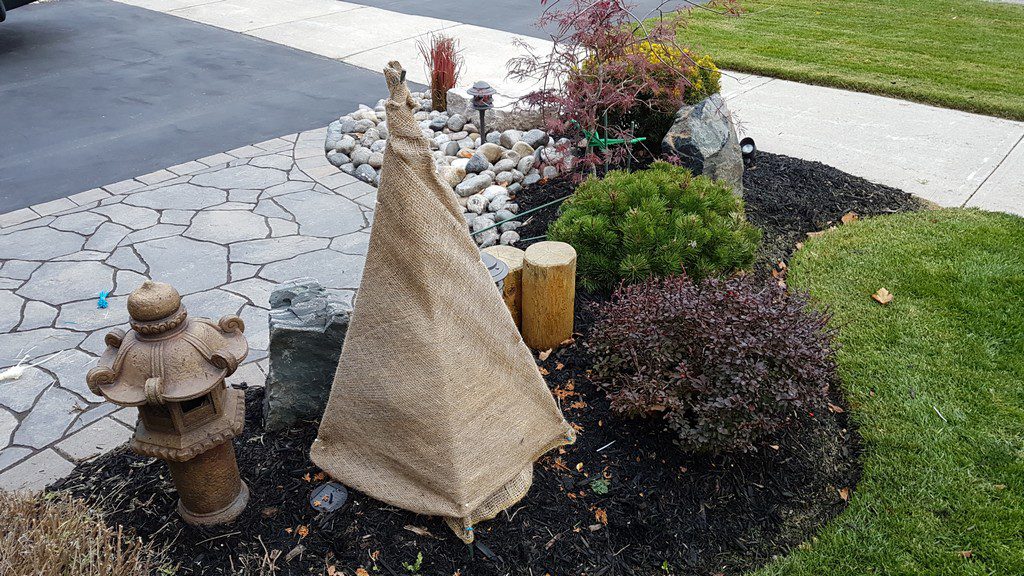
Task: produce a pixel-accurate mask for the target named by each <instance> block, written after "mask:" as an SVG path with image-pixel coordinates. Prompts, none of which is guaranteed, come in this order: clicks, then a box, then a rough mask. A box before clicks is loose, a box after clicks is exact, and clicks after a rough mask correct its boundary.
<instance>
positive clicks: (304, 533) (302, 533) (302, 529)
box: [295, 524, 309, 538]
mask: <svg viewBox="0 0 1024 576" xmlns="http://www.w3.org/2000/svg"><path fill="white" fill-rule="evenodd" d="M295 533H296V534H298V535H299V538H305V537H306V536H309V528H307V527H306V525H305V524H299V527H298V528H296V529H295Z"/></svg>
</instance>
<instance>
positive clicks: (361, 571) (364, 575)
mask: <svg viewBox="0 0 1024 576" xmlns="http://www.w3.org/2000/svg"><path fill="white" fill-rule="evenodd" d="M356 576H370V573H369V572H367V571H366V568H363V567H362V566H360V567H359V568H356Z"/></svg>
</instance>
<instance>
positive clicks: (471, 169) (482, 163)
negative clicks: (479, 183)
mask: <svg viewBox="0 0 1024 576" xmlns="http://www.w3.org/2000/svg"><path fill="white" fill-rule="evenodd" d="M490 168H491V163H490V162H488V161H487V158H484V156H483V154H480V153H479V152H477V153H476V154H473V155H472V156H471V157H470V158H469V162H468V163H466V172H468V173H470V174H479V173H480V172H483V171H484V170H489V169H490Z"/></svg>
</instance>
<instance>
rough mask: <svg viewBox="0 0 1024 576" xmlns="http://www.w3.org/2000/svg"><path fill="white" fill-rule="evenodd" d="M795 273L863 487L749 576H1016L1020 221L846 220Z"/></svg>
mask: <svg viewBox="0 0 1024 576" xmlns="http://www.w3.org/2000/svg"><path fill="white" fill-rule="evenodd" d="M790 268H791V275H790V285H791V286H794V287H798V288H803V289H807V290H809V291H810V293H811V294H812V296H813V297H814V298H815V300H816V301H818V302H821V303H824V304H827V305H829V306H831V308H832V309H833V311H834V313H835V318H834V325H835V326H836V327H838V329H839V340H840V344H841V346H842V348H841V351H840V354H839V364H840V375H841V377H842V380H843V387H844V390H845V391H846V394H847V398H848V399H849V401H850V405H851V414H852V417H853V418H854V420H855V421H856V422H857V424H858V425H859V429H860V433H861V435H862V436H863V439H864V447H865V451H864V454H863V463H864V475H863V478H862V480H861V482H860V483H859V484H858V485H857V487H856V489H855V491H854V493H853V496H852V498H851V503H850V507H849V508H848V509H847V510H846V511H845V512H844V513H843V514H841V515H840V516H839V517H838V518H836V519H835V520H834V521H832V522H831V523H830V524H829V525H827V526H826V527H825V528H824V529H823V530H822V531H821V533H820V534H819V536H818V538H817V539H816V540H814V541H813V542H810V543H808V544H807V545H805V546H803V547H801V549H800V550H797V551H795V552H794V553H792V554H791V555H789V556H788V557H786V558H783V559H780V560H777V561H776V562H774V563H772V564H771V565H769V566H768V567H767V568H764V569H762V570H761V571H759V572H758V573H757V574H759V575H761V576H764V575H769V574H771V575H780V576H781V575H786V576H792V575H807V576H820V575H822V574H828V575H830V576H837V575H849V576H862V575H865V574H893V575H895V574H900V575H902V574H907V575H912V574H914V575H916V574H927V575H929V576H936V575H947V574H948V575H954V574H955V575H974V574H977V575H982V574H986V575H987V574H997V575H1007V576H1009V575H1017V574H1024V219H1021V218H1017V217H1014V216H1009V215H1006V214H994V213H987V212H979V211H972V210H943V211H935V212H918V213H910V214H902V215H896V216H888V217H883V218H875V219H870V220H865V221H860V222H854V223H852V224H849V225H846V226H842V227H840V228H839V229H837V230H834V231H831V232H828V233H827V234H825V235H824V236H822V237H820V238H816V239H811V240H809V241H808V242H807V243H806V246H805V247H804V248H803V249H802V250H800V251H799V252H798V253H797V254H796V256H795V257H794V258H793V261H792V262H791V267H790ZM881 287H885V288H887V289H888V290H890V291H891V292H892V293H893V294H894V295H895V300H894V301H893V302H892V303H891V304H889V305H888V306H884V307H883V306H880V305H879V304H876V303H875V302H874V301H873V300H871V298H870V297H869V295H870V294H871V293H873V292H874V291H875V290H877V289H878V288H881Z"/></svg>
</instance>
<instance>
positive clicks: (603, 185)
mask: <svg viewBox="0 0 1024 576" xmlns="http://www.w3.org/2000/svg"><path fill="white" fill-rule="evenodd" d="M561 211H562V214H561V216H559V218H558V219H557V220H556V221H554V222H552V223H551V226H550V227H549V228H548V237H549V238H550V239H552V240H558V241H561V242H567V243H569V244H571V245H572V246H573V247H574V248H575V249H576V252H577V255H578V256H577V264H576V270H577V274H578V281H579V283H580V285H581V286H582V287H583V288H585V289H588V290H611V289H612V288H614V287H615V286H616V285H617V284H619V282H620V281H625V282H627V283H632V282H638V281H641V280H645V279H647V278H651V277H654V276H667V275H670V274H679V273H681V272H684V271H685V272H686V273H687V274H689V275H690V276H692V277H694V278H697V279H701V278H705V277H708V276H716V275H725V274H730V273H732V272H735V271H737V270H741V269H744V268H748V267H749V266H750V265H751V264H753V262H754V251H755V250H756V249H757V246H758V244H759V242H760V240H761V231H760V230H759V229H757V228H756V227H754V226H752V225H750V224H749V223H747V221H746V220H745V218H744V215H743V201H742V200H741V199H740V198H738V197H736V196H735V195H734V194H733V193H732V190H730V188H729V187H728V186H727V185H725V184H723V183H720V182H715V181H713V180H711V179H709V178H707V177H706V176H697V177H694V176H692V175H691V173H690V171H689V170H687V169H685V168H681V167H678V166H673V165H671V164H668V163H666V162H655V163H654V164H652V165H651V167H650V168H649V169H647V170H642V171H638V172H632V173H629V172H623V171H612V172H609V173H608V174H607V175H606V176H605V177H604V178H603V179H596V178H590V179H588V180H586V181H585V182H583V183H582V184H581V185H580V186H579V188H578V189H577V190H576V193H575V194H574V195H573V196H571V197H570V198H569V199H568V200H566V201H565V203H563V204H562V208H561Z"/></svg>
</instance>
